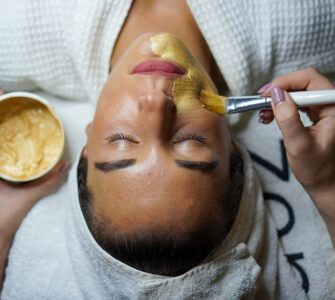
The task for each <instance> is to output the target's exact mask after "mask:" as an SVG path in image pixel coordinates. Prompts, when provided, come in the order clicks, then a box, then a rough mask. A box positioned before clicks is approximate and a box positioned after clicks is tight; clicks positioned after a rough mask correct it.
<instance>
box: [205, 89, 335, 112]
mask: <svg viewBox="0 0 335 300" xmlns="http://www.w3.org/2000/svg"><path fill="white" fill-rule="evenodd" d="M289 94H290V95H291V97H292V99H293V101H294V102H295V104H296V105H297V106H298V107H304V106H312V105H326V104H335V90H321V91H308V92H292V93H289ZM200 101H201V102H202V103H203V104H204V107H205V108H206V109H208V110H210V111H212V112H214V113H217V114H219V115H224V114H233V113H240V112H245V111H250V110H260V109H271V97H263V96H261V95H254V96H241V97H239V96H238V97H224V96H220V95H217V94H214V93H211V92H209V91H206V90H201V92H200Z"/></svg>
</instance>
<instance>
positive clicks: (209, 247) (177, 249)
mask: <svg viewBox="0 0 335 300" xmlns="http://www.w3.org/2000/svg"><path fill="white" fill-rule="evenodd" d="M86 177H87V159H86V158H83V157H82V158H81V159H80V162H79V166H78V188H79V201H80V205H81V209H82V212H83V215H84V218H85V220H86V223H87V225H88V227H89V229H90V231H91V233H92V235H93V237H94V238H95V240H96V241H97V243H98V244H99V245H100V246H101V247H102V248H103V249H104V250H105V251H107V252H108V253H109V254H110V255H112V256H113V257H114V258H116V259H118V260H120V261H122V262H124V263H126V264H127V265H129V266H132V267H134V268H136V269H139V270H141V271H144V272H148V273H153V274H159V275H166V276H177V275H180V274H183V273H185V272H186V271H188V270H189V269H191V268H192V267H194V266H195V265H197V264H199V263H200V262H201V261H202V260H204V259H205V258H206V257H208V256H209V255H210V254H211V253H213V251H215V249H216V248H217V247H218V246H219V245H220V244H221V242H222V241H223V240H224V238H225V237H226V235H227V234H228V232H229V230H230V228H231V226H232V224H233V222H234V220H235V216H236V213H237V210H238V207H239V202H240V198H241V194H242V189H243V184H244V173H243V160H242V157H241V154H240V152H238V151H235V152H234V153H232V154H231V158H230V181H229V183H228V185H227V186H226V189H225V190H224V191H223V193H222V199H223V200H224V201H222V211H223V216H224V219H225V225H224V226H222V227H220V228H213V226H212V224H209V223H210V222H208V225H203V226H202V227H200V228H197V229H196V230H194V231H193V232H190V233H187V234H182V235H176V234H172V233H169V234H164V233H163V232H162V231H161V230H159V229H156V228H152V230H151V231H150V232H143V231H140V230H139V231H138V232H132V233H131V234H127V235H125V234H118V232H116V231H114V230H113V228H111V226H110V225H109V222H108V221H106V220H105V219H104V217H103V216H100V215H97V213H96V212H95V211H94V208H93V204H92V201H91V200H92V194H91V192H90V191H89V189H88V187H87V184H86Z"/></svg>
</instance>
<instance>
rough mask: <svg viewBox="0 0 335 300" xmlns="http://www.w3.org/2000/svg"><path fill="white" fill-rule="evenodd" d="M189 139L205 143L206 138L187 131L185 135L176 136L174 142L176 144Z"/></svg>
mask: <svg viewBox="0 0 335 300" xmlns="http://www.w3.org/2000/svg"><path fill="white" fill-rule="evenodd" d="M189 140H193V141H197V142H199V143H202V144H205V141H206V138H205V137H203V136H201V135H199V134H196V133H188V134H186V135H183V136H180V137H177V138H176V140H175V141H174V143H175V144H177V143H182V142H184V141H189Z"/></svg>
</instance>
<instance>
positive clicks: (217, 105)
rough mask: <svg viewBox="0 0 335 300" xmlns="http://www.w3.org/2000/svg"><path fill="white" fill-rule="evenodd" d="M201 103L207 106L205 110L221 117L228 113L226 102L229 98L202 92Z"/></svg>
mask: <svg viewBox="0 0 335 300" xmlns="http://www.w3.org/2000/svg"><path fill="white" fill-rule="evenodd" d="M200 101H201V102H202V103H203V104H204V105H205V108H206V109H208V110H210V111H212V112H214V113H216V114H219V115H224V114H226V113H227V110H226V101H227V97H223V96H220V95H216V94H214V93H211V92H209V91H206V90H201V92H200Z"/></svg>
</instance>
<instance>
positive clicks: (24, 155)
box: [0, 92, 64, 182]
mask: <svg viewBox="0 0 335 300" xmlns="http://www.w3.org/2000/svg"><path fill="white" fill-rule="evenodd" d="M63 148H64V130H63V126H62V124H61V122H60V120H59V119H58V118H57V116H56V115H55V113H54V112H53V109H52V108H51V107H50V105H49V103H48V102H47V101H46V100H44V99H43V98H41V97H39V96H37V95H35V94H31V93H24V92H15V93H8V94H5V95H3V96H1V97H0V177H1V178H3V179H6V180H9V181H16V182H25V181H30V180H34V179H37V178H39V177H41V176H43V175H45V174H46V173H47V172H48V171H50V170H51V169H52V168H53V167H54V166H55V165H56V163H57V162H58V160H59V159H60V157H61V155H62V152H63Z"/></svg>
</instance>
